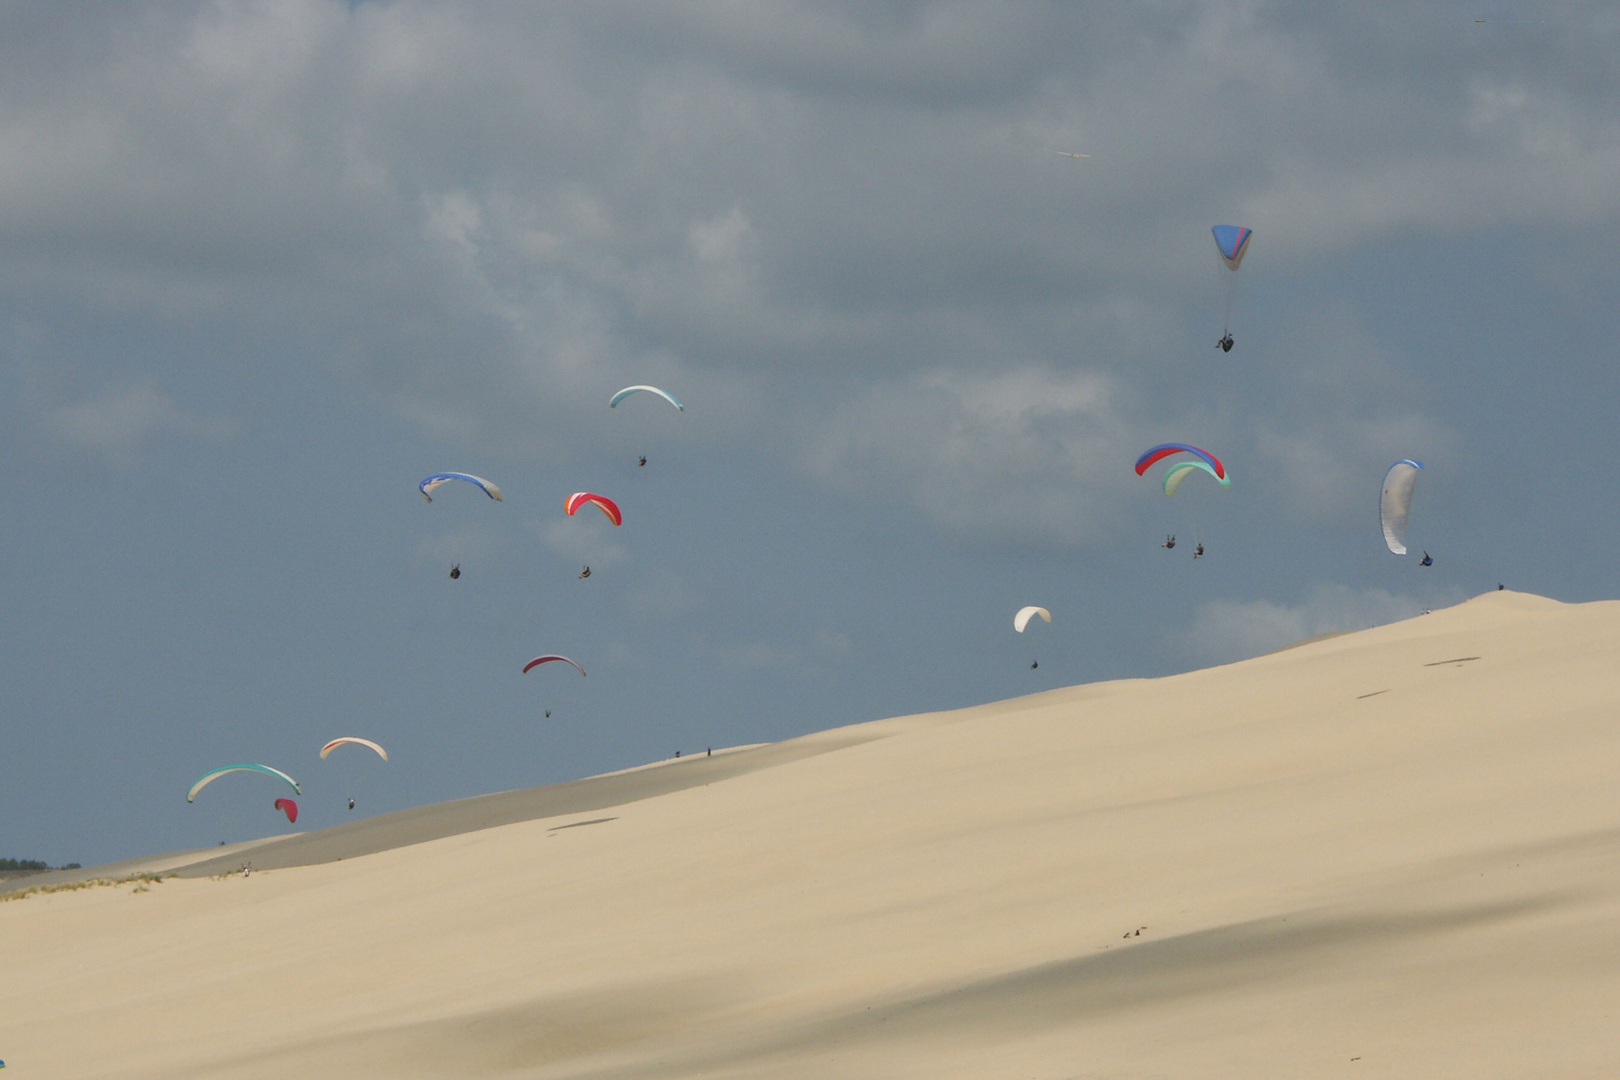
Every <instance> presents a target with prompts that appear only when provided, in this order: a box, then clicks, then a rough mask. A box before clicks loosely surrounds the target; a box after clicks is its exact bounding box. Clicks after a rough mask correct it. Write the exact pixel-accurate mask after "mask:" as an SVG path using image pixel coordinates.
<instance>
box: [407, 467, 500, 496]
mask: <svg viewBox="0 0 1620 1080" xmlns="http://www.w3.org/2000/svg"><path fill="white" fill-rule="evenodd" d="M452 480H465V481H466V482H467V483H469V484H472V485H474V486H475V487H477V488H478V489H479V490H480V491H482V492H483V493H484V494H485V495H488V496H489V497H490V498H492V499H494V500H495V501H496V502H504V501H505V500H504V499H503V498H502V497H501V489H500V488H498V487H496V486H495V485H494V484H492V483H490V482H489V481H488V480H485V479H482V478H481V477H477V476H474V475H473V474H472V473H464V472H441V473H434V474H433V475H432V476H430V477H428V478H427V479H426V480H423V481H422V482H421V483H420V484H418V485H417V487H418V488H419V489H420V490H421V492H422V498H424V499H426V500H427V501H428V502H432V501H433V492H434V491H437V490H438V489H439V488H441V487H443V486H444V485H445V484H448V483H449V482H450V481H452Z"/></svg>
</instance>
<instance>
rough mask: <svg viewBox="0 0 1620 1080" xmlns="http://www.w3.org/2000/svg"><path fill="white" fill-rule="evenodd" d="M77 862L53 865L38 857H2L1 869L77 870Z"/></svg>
mask: <svg viewBox="0 0 1620 1080" xmlns="http://www.w3.org/2000/svg"><path fill="white" fill-rule="evenodd" d="M77 869H79V864H78V863H76V862H70V863H64V864H63V865H61V866H52V865H51V864H50V863H46V862H41V861H39V860H38V859H0V871H6V870H24V871H27V870H77Z"/></svg>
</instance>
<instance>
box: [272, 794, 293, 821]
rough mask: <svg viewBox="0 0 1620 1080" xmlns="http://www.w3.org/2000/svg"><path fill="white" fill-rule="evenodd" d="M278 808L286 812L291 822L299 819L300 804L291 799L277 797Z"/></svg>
mask: <svg viewBox="0 0 1620 1080" xmlns="http://www.w3.org/2000/svg"><path fill="white" fill-rule="evenodd" d="M276 809H277V810H280V811H282V812H283V813H285V814H286V815H287V820H288V821H289V822H293V821H297V820H298V804H297V803H295V802H293V801H292V800H291V799H277V800H276Z"/></svg>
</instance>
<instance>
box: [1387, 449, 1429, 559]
mask: <svg viewBox="0 0 1620 1080" xmlns="http://www.w3.org/2000/svg"><path fill="white" fill-rule="evenodd" d="M1422 468H1423V462H1421V461H1413V460H1412V459H1411V458H1405V459H1403V460H1401V461H1397V462H1396V463H1395V464H1393V465H1391V466H1390V467H1389V472H1387V473H1385V474H1384V490H1383V493H1382V494H1381V495H1380V496H1379V498H1378V520H1379V522H1380V523H1381V524H1382V525H1383V527H1384V543H1385V544H1388V545H1389V550H1390V551H1391V552H1393V553H1394V554H1396V555H1405V554H1406V521H1407V518H1408V517H1410V516H1411V513H1412V490H1413V489H1414V488H1416V487H1417V474H1418V470H1420V469H1422Z"/></svg>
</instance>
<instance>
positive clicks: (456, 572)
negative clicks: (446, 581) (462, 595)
mask: <svg viewBox="0 0 1620 1080" xmlns="http://www.w3.org/2000/svg"><path fill="white" fill-rule="evenodd" d="M460 576H461V564H460V563H456V565H454V566H452V567H451V568H450V580H451V581H455V580H456V579H457V578H459V577H460Z"/></svg>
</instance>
